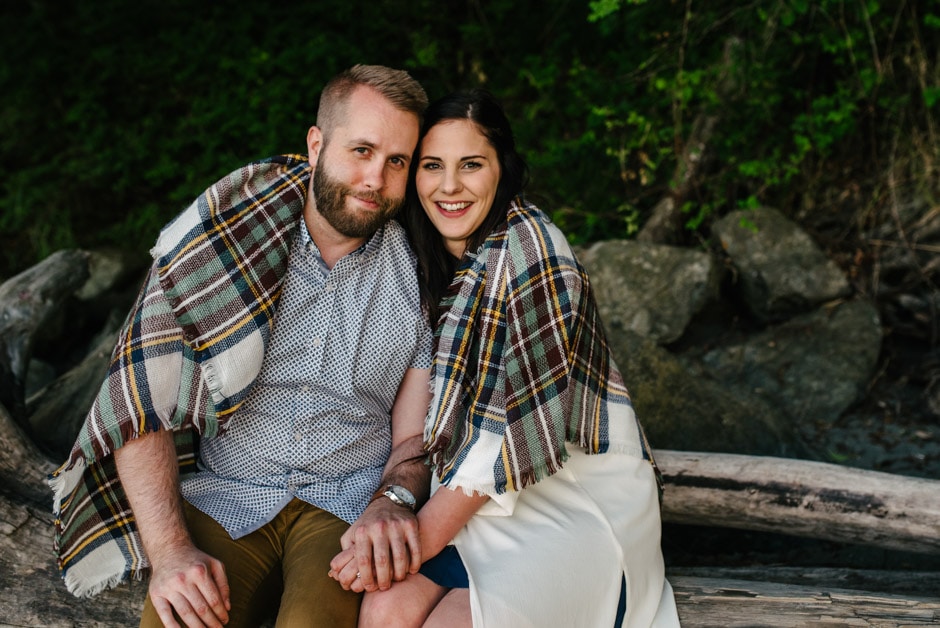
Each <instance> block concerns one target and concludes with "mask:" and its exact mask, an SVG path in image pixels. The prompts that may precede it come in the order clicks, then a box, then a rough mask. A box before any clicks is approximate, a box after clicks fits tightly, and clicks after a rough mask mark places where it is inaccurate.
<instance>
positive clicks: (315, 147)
mask: <svg viewBox="0 0 940 628" xmlns="http://www.w3.org/2000/svg"><path fill="white" fill-rule="evenodd" d="M321 148H323V132H322V131H320V127H317V126H312V127H310V129H309V130H308V131H307V161H308V162H310V165H311V166H313V167H314V168H316V167H317V160H318V159H319V158H320V149H321Z"/></svg>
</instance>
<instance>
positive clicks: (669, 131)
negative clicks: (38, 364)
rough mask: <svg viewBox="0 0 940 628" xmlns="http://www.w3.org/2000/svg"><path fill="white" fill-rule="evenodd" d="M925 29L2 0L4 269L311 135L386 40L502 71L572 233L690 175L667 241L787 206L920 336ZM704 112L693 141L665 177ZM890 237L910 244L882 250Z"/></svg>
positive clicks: (938, 97)
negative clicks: (899, 253)
mask: <svg viewBox="0 0 940 628" xmlns="http://www.w3.org/2000/svg"><path fill="white" fill-rule="evenodd" d="M938 52H940V3H938V2H936V1H926V0H919V1H908V0H898V1H895V2H890V3H888V2H884V3H880V2H876V1H873V0H815V1H809V0H755V1H752V2H746V1H742V0H709V1H708V2H704V1H695V2H693V1H692V0H656V1H653V0H597V1H587V0H489V1H486V0H433V1H431V0H409V1H408V2H404V1H397V2H396V1H390V0H384V1H383V0H373V1H371V2H355V1H352V0H318V1H316V2H291V1H285V2H280V3H235V2H230V1H227V0H216V1H213V0H199V1H196V0H159V1H157V0H137V1H136V2H126V1H125V0H96V1H95V2H78V1H69V0H25V1H22V2H4V3H2V4H0V54H2V57H0V94H2V96H0V107H2V108H0V164H2V166H0V167H2V175H0V280H2V279H5V278H7V277H9V276H11V275H13V274H15V273H16V272H19V271H21V270H23V269H25V268H27V267H28V266H30V265H32V264H34V263H36V262H37V261H38V260H40V259H42V258H44V257H45V256H47V255H48V254H49V253H51V252H53V251H55V250H58V249H61V248H72V247H82V248H92V247H100V246H110V247H119V248H122V249H124V250H127V251H129V252H132V253H133V254H134V255H138V256H140V258H141V259H142V261H145V260H146V259H147V258H146V251H147V250H148V249H149V247H150V246H151V245H152V243H153V241H154V239H155V237H156V233H157V231H158V229H159V228H160V227H161V226H162V225H163V224H164V223H166V222H167V220H168V219H169V218H171V217H172V216H173V215H175V214H176V213H177V212H178V211H180V210H181V209H182V208H183V207H184V206H185V205H187V204H188V203H189V202H190V201H191V199H192V198H193V197H194V196H195V195H197V194H198V193H200V192H201V191H202V190H203V189H204V188H205V187H206V186H208V185H209V184H211V183H212V182H213V181H215V180H216V179H217V178H219V177H220V176H222V175H223V174H225V173H227V172H228V171H230V170H232V169H234V168H236V167H238V166H240V165H242V164H244V163H245V162H247V161H250V160H253V159H258V158H262V157H265V156H268V155H271V154H275V153H284V152H303V151H304V136H305V133H306V129H307V127H308V126H309V125H311V124H312V123H314V121H315V112H316V106H317V100H318V96H319V91H320V88H321V87H322V85H323V83H324V82H325V81H326V80H327V79H328V78H329V77H331V76H332V75H334V74H335V73H336V72H337V71H339V70H341V69H343V68H345V67H348V66H350V65H352V64H354V63H360V62H362V63H382V64H387V65H391V66H395V67H401V68H405V69H407V70H408V71H410V72H411V73H412V74H413V75H414V76H415V77H416V78H418V79H419V80H420V81H421V82H422V83H423V84H424V85H425V87H426V89H427V91H428V93H429V95H430V96H431V97H432V98H434V97H437V96H440V95H443V94H444V93H446V92H448V91H450V90H453V89H457V88H463V87H475V86H484V87H486V88H488V89H490V90H491V91H493V92H494V93H495V94H496V95H497V96H498V97H500V98H501V99H502V101H503V102H504V103H505V106H506V108H507V111H508V113H509V115H510V117H511V118H512V119H513V120H514V121H515V126H516V131H517V135H518V140H519V144H520V146H521V147H522V149H523V150H524V151H525V153H526V155H527V157H528V159H529V162H530V165H531V168H532V182H531V185H530V188H529V191H530V197H531V198H533V200H535V201H536V202H537V203H538V204H539V205H541V206H542V207H543V208H544V209H546V210H547V211H549V212H550V213H551V214H552V216H553V218H554V219H555V221H556V222H558V223H559V224H560V225H561V226H562V228H563V229H564V230H565V231H566V232H567V233H568V235H569V237H570V238H571V240H572V241H573V242H575V243H587V242H591V241H594V240H597V239H607V238H621V237H632V236H633V235H634V234H636V232H637V230H638V229H639V228H640V227H642V226H643V224H644V223H645V222H646V220H647V219H648V218H649V216H650V215H651V214H652V211H653V208H654V207H655V205H656V203H657V202H658V201H660V200H661V199H663V198H665V197H668V196H670V195H671V194H673V191H674V190H676V189H677V188H680V187H681V188H682V191H683V194H681V196H679V197H678V198H677V199H676V200H677V202H678V203H679V205H680V206H681V208H682V210H683V212H684V213H683V214H682V219H683V222H684V223H685V225H684V227H682V228H680V231H679V233H678V234H677V235H676V240H677V241H678V243H681V244H686V245H691V246H702V247H706V246H714V242H711V241H710V232H709V225H710V222H711V221H712V220H714V219H715V218H717V217H719V216H721V215H723V214H724V213H726V212H728V211H730V210H733V209H737V208H740V207H750V206H756V205H768V206H772V207H776V208H778V209H780V210H781V211H783V212H784V213H785V214H786V215H788V216H789V217H791V218H793V219H794V220H796V221H797V222H798V223H800V224H801V225H802V226H803V227H804V228H805V229H806V230H807V231H809V233H810V234H811V235H812V236H813V237H814V238H815V239H816V240H817V242H819V243H820V244H821V245H822V246H823V248H824V249H825V250H826V252H827V253H828V254H829V256H830V257H831V258H832V259H834V260H835V261H836V262H837V263H838V264H839V265H840V266H841V267H842V268H843V269H844V270H845V272H846V273H847V274H848V276H849V277H850V279H851V280H852V281H853V284H854V286H855V288H856V290H857V291H858V292H860V293H861V294H863V295H865V296H869V297H871V298H873V299H875V300H876V301H877V302H878V303H879V305H883V304H884V303H885V299H890V298H891V297H892V295H895V297H897V298H898V299H900V298H901V297H903V298H907V296H908V295H914V298H915V299H920V300H921V301H923V303H926V304H927V306H929V307H927V308H926V310H924V309H923V308H922V311H926V312H928V314H927V315H922V314H919V315H918V316H919V318H918V319H917V320H901V319H903V318H904V316H907V315H906V314H904V315H902V316H895V317H894V319H892V318H891V317H890V316H888V317H886V320H888V322H889V325H888V327H892V329H888V330H887V331H886V333H887V334H889V335H890V334H891V333H892V332H893V331H897V330H898V329H900V330H901V331H902V332H903V333H906V334H908V337H909V338H912V339H913V340H914V341H915V342H916V343H920V344H923V343H925V342H926V343H927V345H929V347H930V348H931V350H933V349H934V348H936V347H937V337H938V334H940V329H938V323H937V320H938V317H937V316H936V315H935V314H936V309H937V306H938V304H940V296H938V295H940V292H938V290H937V287H936V285H935V273H936V272H937V271H938V270H940V269H938V268H937V265H938V264H937V258H938V257H940V256H937V254H936V253H937V251H938V250H940V247H932V248H931V247H930V246H919V245H917V244H916V243H912V242H910V241H908V240H906V239H905V233H906V232H905V229H907V228H909V227H910V226H911V225H915V224H919V223H923V222H924V221H929V220H930V219H931V218H933V219H936V217H937V213H938V209H937V202H936V201H937V192H938V183H940V176H938V174H940V160H938V158H940V155H938V141H937V139H938V138H937V134H938V133H940V64H938ZM703 119H711V120H716V121H717V122H716V124H715V126H714V130H713V132H712V133H711V135H710V136H709V138H708V142H707V151H706V155H707V160H706V161H705V163H704V166H702V167H701V168H700V169H698V170H697V171H696V172H695V176H694V177H693V178H692V181H691V185H688V186H684V187H683V186H679V185H678V179H679V178H680V177H681V176H682V172H683V171H682V167H681V166H682V159H681V156H682V155H683V154H685V153H686V152H687V150H688V149H689V147H690V142H691V140H692V139H693V138H695V137H696V131H695V129H696V123H697V121H698V122H701V121H702V120H703ZM897 247H907V248H909V249H910V252H911V253H912V256H913V257H912V260H913V261H912V263H911V264H908V265H906V266H904V267H903V268H900V269H898V270H897V271H896V272H895V276H888V275H887V274H886V271H885V270H884V269H883V268H882V267H881V266H880V264H881V259H882V255H883V254H884V252H885V251H887V250H891V249H896V248H897ZM901 310H903V308H900V309H899V311H901ZM907 318H909V319H910V318H911V317H910V316H907ZM937 361H938V365H940V354H938V356H937ZM938 369H940V366H938Z"/></svg>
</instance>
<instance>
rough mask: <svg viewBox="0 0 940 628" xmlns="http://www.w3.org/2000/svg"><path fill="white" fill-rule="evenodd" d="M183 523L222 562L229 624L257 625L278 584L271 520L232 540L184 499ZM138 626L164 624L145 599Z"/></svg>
mask: <svg viewBox="0 0 940 628" xmlns="http://www.w3.org/2000/svg"><path fill="white" fill-rule="evenodd" d="M183 506H184V509H185V513H186V524H187V526H188V528H189V533H190V535H191V536H192V538H193V542H194V543H195V544H196V547H198V548H199V549H201V550H202V551H204V552H206V553H207V554H209V555H210V556H214V557H215V558H217V559H219V560H220V561H222V563H223V564H224V565H225V576H226V577H227V578H228V583H229V587H230V589H231V593H230V596H229V597H230V599H231V603H232V609H231V611H229V623H228V625H227V626H228V628H232V627H236V628H237V627H242V626H244V627H246V628H247V627H252V626H257V625H258V624H259V623H260V621H261V620H262V619H263V618H264V617H266V616H267V615H268V614H270V613H269V610H270V609H272V608H277V592H278V591H279V588H275V589H273V593H272V587H273V586H276V585H278V584H279V582H277V580H279V578H272V576H277V575H278V573H275V572H277V567H278V561H279V560H280V551H279V548H280V544H279V542H278V541H277V539H275V538H272V531H271V530H270V524H269V525H267V526H264V527H263V528H261V529H260V530H256V531H255V532H252V533H251V534H249V535H247V536H244V537H242V538H240V539H238V540H237V541H233V540H232V537H230V536H229V534H228V532H226V531H225V528H223V527H222V526H221V525H219V524H218V523H217V522H216V521H215V519H213V518H212V517H210V516H209V515H207V514H205V513H203V512H202V511H200V510H199V509H197V508H195V507H193V506H191V505H190V504H189V503H188V502H186V501H185V500H184V503H183ZM140 625H141V628H144V627H146V628H159V627H161V626H163V624H162V623H161V622H160V617H159V616H158V615H157V613H156V611H155V610H154V608H153V604H152V603H151V601H150V596H149V595H148V596H147V600H146V602H145V603H144V611H143V614H142V615H141V620H140Z"/></svg>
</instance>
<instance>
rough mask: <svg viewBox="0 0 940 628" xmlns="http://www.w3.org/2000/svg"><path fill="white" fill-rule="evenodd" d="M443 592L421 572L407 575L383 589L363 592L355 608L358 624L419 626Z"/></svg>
mask: <svg viewBox="0 0 940 628" xmlns="http://www.w3.org/2000/svg"><path fill="white" fill-rule="evenodd" d="M445 593H447V589H445V588H443V587H440V586H438V585H436V584H434V583H433V582H431V581H430V580H428V579H427V578H425V577H424V576H409V577H408V578H407V579H406V580H404V581H402V582H396V583H393V584H392V588H390V589H388V590H387V591H376V592H375V593H366V594H365V595H364V596H363V598H362V606H361V607H360V608H359V628H386V627H388V628H412V627H419V626H422V625H423V624H424V621H425V620H426V619H427V617H428V616H429V615H430V614H431V611H433V610H434V607H435V606H436V605H437V603H438V602H439V601H440V600H441V598H442V597H444V594H445Z"/></svg>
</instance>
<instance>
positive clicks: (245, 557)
mask: <svg viewBox="0 0 940 628" xmlns="http://www.w3.org/2000/svg"><path fill="white" fill-rule="evenodd" d="M426 105H427V97H426V96H425V94H424V91H423V90H422V89H421V87H420V86H419V85H418V84H417V82H415V81H414V80H413V79H411V77H409V76H408V75H407V74H406V73H404V72H400V71H395V70H390V69H388V68H384V67H380V66H356V67H354V68H352V69H350V70H347V71H346V72H343V73H341V74H340V75H339V76H337V77H336V78H334V79H333V80H332V81H331V82H330V83H329V84H328V85H327V86H326V87H325V88H324V91H323V94H322V95H321V99H320V108H319V110H318V113H317V125H318V126H315V127H311V128H310V130H309V132H308V134H307V150H308V155H307V160H302V159H298V158H296V157H292V156H284V157H278V158H272V159H270V160H265V161H261V162H256V163H253V164H249V165H248V166H246V167H245V168H242V169H240V170H238V171H236V172H234V173H231V174H230V175H228V176H227V177H226V178H224V179H222V180H221V181H219V182H218V183H216V184H215V185H214V186H212V187H211V188H210V189H209V190H207V192H206V193H205V194H204V195H203V196H202V197H201V198H200V199H198V200H197V201H196V202H195V203H194V204H193V205H192V206H191V207H190V208H188V209H187V210H186V211H185V212H183V213H182V214H181V215H180V216H178V217H177V218H176V219H175V220H174V221H173V222H171V223H170V224H169V225H168V226H167V227H166V228H165V229H164V230H163V232H162V233H161V235H160V238H159V239H158V241H157V245H156V246H155V247H154V250H153V251H152V253H153V255H154V258H155V262H154V265H153V267H152V269H151V273H150V276H149V277H148V280H147V282H146V284H145V286H144V288H143V289H142V292H141V295H140V297H139V299H138V302H137V304H136V305H135V308H134V309H133V310H132V312H131V314H130V316H129V318H128V320H127V323H126V324H125V328H124V330H123V331H122V333H121V337H120V338H119V342H118V345H117V347H116V349H115V353H114V357H113V359H112V365H111V369H110V371H109V375H108V379H107V380H106V381H105V383H104V385H103V386H102V389H101V392H100V393H99V396H98V399H97V400H96V402H95V404H94V406H93V408H92V410H91V412H90V413H89V417H88V419H87V420H86V424H85V426H84V427H83V429H82V433H81V434H80V435H79V439H78V441H77V443H76V445H75V447H74V448H73V452H72V455H71V457H70V459H69V461H68V462H66V464H65V465H63V467H62V468H60V470H59V471H57V472H56V475H55V477H54V478H53V481H52V483H53V487H54V488H55V490H56V514H57V516H58V519H57V535H56V546H57V550H58V552H59V564H60V568H61V569H62V571H63V576H64V577H65V579H66V584H67V585H68V586H69V588H70V590H72V591H73V592H75V593H76V594H92V593H95V592H97V591H98V590H100V589H102V588H104V587H106V586H109V585H112V584H114V583H115V582H117V581H119V580H121V579H122V578H124V577H127V576H128V575H134V574H137V573H139V572H140V571H141V570H142V569H144V568H146V567H147V566H148V565H149V566H150V567H151V568H152V574H151V580H150V585H149V595H148V599H147V602H146V605H145V608H144V613H143V617H142V620H141V625H142V626H150V625H154V626H158V625H160V624H161V622H162V623H163V624H164V625H167V626H176V625H180V624H179V623H178V622H182V624H184V625H188V626H221V625H223V624H227V625H253V624H254V623H256V622H257V621H258V619H259V618H258V615H257V613H256V612H255V611H257V610H258V609H259V604H260V602H263V601H264V600H263V598H264V597H265V596H266V595H267V591H268V589H267V587H268V585H269V584H270V583H271V582H272V580H275V579H277V577H278V576H280V580H282V587H281V588H282V589H283V595H282V596H281V603H280V606H279V610H278V621H279V625H282V624H283V625H295V624H296V625H307V626H318V625H319V626H340V625H347V624H348V625H355V623H356V618H357V613H358V603H359V598H358V596H357V595H355V594H352V593H350V592H348V591H343V590H342V588H341V587H340V586H339V585H338V584H337V583H335V582H334V581H333V580H331V579H330V577H329V575H328V571H329V562H330V559H331V558H332V557H333V556H334V555H335V554H336V553H337V551H338V550H339V548H340V547H342V548H348V547H350V546H351V545H352V544H354V543H355V544H356V546H357V547H358V548H360V549H361V548H362V547H364V546H365V547H370V548H371V558H372V560H371V561H368V562H363V563H362V564H361V565H360V568H361V573H360V577H361V580H362V584H363V587H364V588H365V589H366V590H376V589H377V588H383V589H384V588H387V587H388V586H390V583H391V581H392V580H393V579H396V580H400V579H402V578H404V576H405V574H406V573H407V572H408V571H416V570H417V568H418V566H419V565H420V550H419V547H418V537H417V523H416V520H415V517H414V509H415V508H416V505H417V504H418V503H420V502H421V501H423V500H424V499H426V498H427V492H428V486H427V485H428V472H427V467H426V466H425V465H424V463H423V456H422V433H423V424H424V416H425V413H426V410H427V403H428V398H429V392H428V385H427V378H428V368H429V366H430V343H431V333H430V329H429V328H428V325H427V323H426V321H425V317H424V316H423V315H422V312H421V308H420V300H419V294H418V287H417V280H416V273H415V261H414V257H413V254H412V253H411V251H410V249H409V248H408V245H407V241H406V238H405V235H404V232H403V231H402V229H401V228H400V227H399V226H398V225H397V223H394V222H388V221H389V219H390V218H391V216H392V215H393V214H394V213H395V211H396V210H397V208H398V207H399V206H400V204H401V202H402V201H403V198H404V193H405V188H406V182H407V177H408V169H409V163H410V160H411V155H412V152H413V151H414V148H415V145H416V143H417V138H418V126H419V116H420V115H421V113H422V112H423V109H424V107H425V106H426ZM275 311H276V316H275ZM192 431H195V432H196V433H198V434H199V435H201V437H202V438H200V439H199V441H198V447H199V454H200V463H199V467H198V470H197V471H196V472H195V473H193V474H191V475H188V476H186V477H184V478H183V480H182V482H181V481H180V479H179V475H178V465H177V461H178V460H179V461H180V462H181V463H182V465H183V466H186V463H187V461H189V462H190V464H189V466H190V467H191V466H192V464H191V456H187V454H186V451H185V447H184V448H182V449H180V448H174V443H177V444H179V443H184V441H185V439H184V438H183V436H185V435H186V434H188V433H190V432H192ZM112 453H113V456H112V455H111V454H112ZM114 470H116V471H117V473H118V475H119V477H120V482H119V483H117V482H115V481H113V478H112V477H111V476H112V475H113V471H114ZM82 476H84V478H83V477H82ZM121 488H123V492H124V493H126V501H124V500H123V496H122V494H121ZM181 492H182V495H183V497H185V500H183V499H180V493H181ZM128 506H129V508H130V509H131V510H132V511H133V515H130V513H128V512H127V510H128ZM89 509H91V510H94V511H97V515H98V517H99V519H94V518H91V519H89V518H88V517H87V515H86V511H87V510H89ZM350 523H352V527H350V526H349V524H350ZM360 553H361V552H360ZM373 567H374V569H373Z"/></svg>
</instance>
